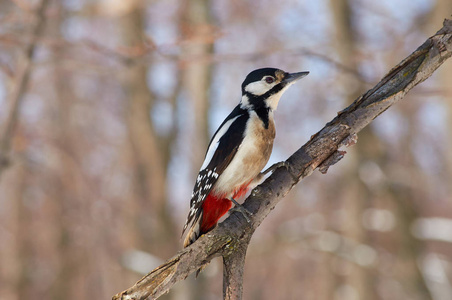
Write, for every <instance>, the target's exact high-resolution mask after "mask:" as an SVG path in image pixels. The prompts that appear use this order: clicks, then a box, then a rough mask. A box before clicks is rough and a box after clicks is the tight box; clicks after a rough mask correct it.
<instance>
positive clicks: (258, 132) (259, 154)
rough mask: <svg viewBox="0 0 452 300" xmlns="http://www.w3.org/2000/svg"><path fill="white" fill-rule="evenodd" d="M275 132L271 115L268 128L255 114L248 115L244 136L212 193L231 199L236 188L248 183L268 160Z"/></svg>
mask: <svg viewBox="0 0 452 300" xmlns="http://www.w3.org/2000/svg"><path fill="white" fill-rule="evenodd" d="M275 135H276V131H275V124H274V121H273V115H272V114H271V115H270V116H269V124H268V127H267V128H265V125H264V123H263V122H262V120H260V118H259V117H258V116H257V114H256V113H253V112H251V113H250V120H249V122H248V124H247V126H246V130H245V136H244V139H243V141H242V143H241V144H240V146H239V148H238V150H237V153H236V154H235V156H234V158H233V159H232V161H231V163H230V164H229V166H228V167H227V168H226V169H225V170H224V172H223V173H222V174H221V175H220V177H219V178H218V181H217V182H216V184H215V186H214V188H213V191H214V192H215V193H218V194H222V195H225V197H231V195H232V194H233V193H234V190H236V189H237V188H238V187H240V186H242V185H243V184H247V183H249V182H250V181H251V180H253V179H254V178H255V177H256V176H257V175H258V174H259V173H260V172H261V171H262V169H263V168H264V167H265V165H266V164H267V162H268V159H269V158H270V155H271V152H272V148H273V141H274V139H275Z"/></svg>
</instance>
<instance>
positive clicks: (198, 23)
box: [179, 0, 214, 202]
mask: <svg viewBox="0 0 452 300" xmlns="http://www.w3.org/2000/svg"><path fill="white" fill-rule="evenodd" d="M180 11H181V14H182V18H181V22H180V23H179V28H180V29H179V32H180V33H181V35H182V39H183V41H184V43H183V47H182V53H183V54H182V60H181V64H180V69H181V72H182V81H183V87H184V90H185V91H186V92H187V97H188V99H189V102H190V103H191V104H192V107H193V120H194V130H193V135H192V136H191V140H192V141H195V142H193V143H192V149H191V151H192V153H193V154H194V156H193V160H192V161H193V164H192V165H193V167H194V170H193V171H194V172H197V171H198V170H199V167H200V166H201V164H202V161H203V159H204V154H205V153H206V149H207V145H208V143H209V140H210V132H209V104H210V101H209V96H210V85H211V77H212V68H211V62H210V61H209V59H208V58H209V57H210V56H211V55H212V53H213V41H214V40H213V37H214V35H213V34H214V31H213V24H212V16H211V12H210V0H188V1H184V2H183V5H182V6H181V8H180ZM194 175H196V174H194ZM187 202H188V201H187Z"/></svg>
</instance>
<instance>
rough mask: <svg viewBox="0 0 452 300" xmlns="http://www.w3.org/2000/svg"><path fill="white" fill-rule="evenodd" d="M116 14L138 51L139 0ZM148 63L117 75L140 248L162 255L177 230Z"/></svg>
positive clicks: (127, 41) (127, 42)
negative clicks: (132, 172) (123, 103)
mask: <svg viewBox="0 0 452 300" xmlns="http://www.w3.org/2000/svg"><path fill="white" fill-rule="evenodd" d="M129 5H130V7H129V9H128V12H127V13H125V14H124V15H122V16H120V17H119V26H120V38H121V40H122V44H123V45H124V46H126V47H128V49H129V50H131V51H135V50H138V51H140V47H143V45H144V44H143V42H144V35H145V33H144V28H145V9H144V8H143V6H144V5H143V3H142V2H141V1H134V2H130V3H129ZM148 69H149V66H148V65H146V63H144V62H143V61H140V60H128V61H127V63H126V65H125V67H124V69H123V72H122V74H121V75H120V78H121V83H122V87H123V90H124V93H125V95H126V99H128V111H127V126H128V130H129V137H130V142H131V146H132V152H133V158H132V159H133V160H134V164H135V182H136V186H135V188H136V195H137V197H138V199H140V201H139V203H138V204H137V206H138V207H137V218H136V222H137V229H138V232H139V234H140V242H141V247H142V249H143V250H146V251H149V252H151V253H153V254H154V255H157V256H159V257H161V258H165V257H166V256H167V254H168V253H172V252H173V251H174V250H175V249H177V246H178V245H177V240H178V234H177V230H176V229H175V226H174V224H173V222H172V219H171V214H170V212H169V211H168V205H167V204H168V202H167V182H166V175H167V164H168V161H167V160H166V161H165V157H166V154H165V153H163V151H162V150H163V149H162V148H161V147H160V146H159V138H158V135H157V133H156V131H155V128H154V125H153V123H152V120H151V111H152V108H153V105H154V101H155V97H154V95H153V94H152V92H151V91H150V88H149V86H148V85H147V77H148Z"/></svg>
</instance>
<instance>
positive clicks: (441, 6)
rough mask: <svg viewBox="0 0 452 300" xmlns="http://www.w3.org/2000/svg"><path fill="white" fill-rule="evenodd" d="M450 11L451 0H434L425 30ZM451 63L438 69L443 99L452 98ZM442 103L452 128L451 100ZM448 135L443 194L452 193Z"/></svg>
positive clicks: (451, 145) (433, 27) (451, 140)
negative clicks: (445, 107) (444, 190)
mask: <svg viewBox="0 0 452 300" xmlns="http://www.w3.org/2000/svg"><path fill="white" fill-rule="evenodd" d="M451 13H452V1H450V0H436V3H435V6H434V9H433V11H432V13H431V15H430V18H429V20H428V22H427V23H426V24H428V25H429V26H424V27H426V28H425V32H426V34H428V35H431V34H432V33H433V32H435V30H436V28H438V26H439V25H441V24H442V22H443V20H444V19H445V18H450V16H451ZM451 82H452V64H450V63H449V64H444V66H443V67H442V68H441V69H440V70H439V74H438V83H439V93H440V94H441V95H442V96H443V97H444V99H449V100H450V99H452V85H451ZM444 105H446V106H447V120H448V122H449V126H448V127H447V128H452V101H445V102H444ZM446 132H447V133H448V134H449V136H448V137H447V144H446V145H445V147H444V149H445V150H444V152H445V153H444V156H445V161H446V163H447V166H445V172H444V173H445V174H444V176H443V178H444V186H446V187H447V190H446V192H445V195H452V185H451V184H449V183H450V182H452V151H450V149H452V130H447V131H446ZM446 197H447V196H446Z"/></svg>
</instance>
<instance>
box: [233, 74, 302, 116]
mask: <svg viewBox="0 0 452 300" xmlns="http://www.w3.org/2000/svg"><path fill="white" fill-rule="evenodd" d="M308 74H309V72H298V73H287V72H284V71H283V70H279V69H274V68H263V69H257V70H254V71H252V72H251V73H249V74H248V76H246V78H245V81H243V83H242V101H241V102H240V105H241V106H242V108H246V109H252V108H254V109H256V108H258V107H262V106H266V107H268V108H269V109H271V110H276V107H277V106H278V102H279V99H280V98H281V96H282V94H283V93H284V91H285V90H287V88H288V87H289V86H291V85H292V84H293V83H295V82H296V81H297V80H299V79H301V78H303V77H305V76H306V75H308Z"/></svg>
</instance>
